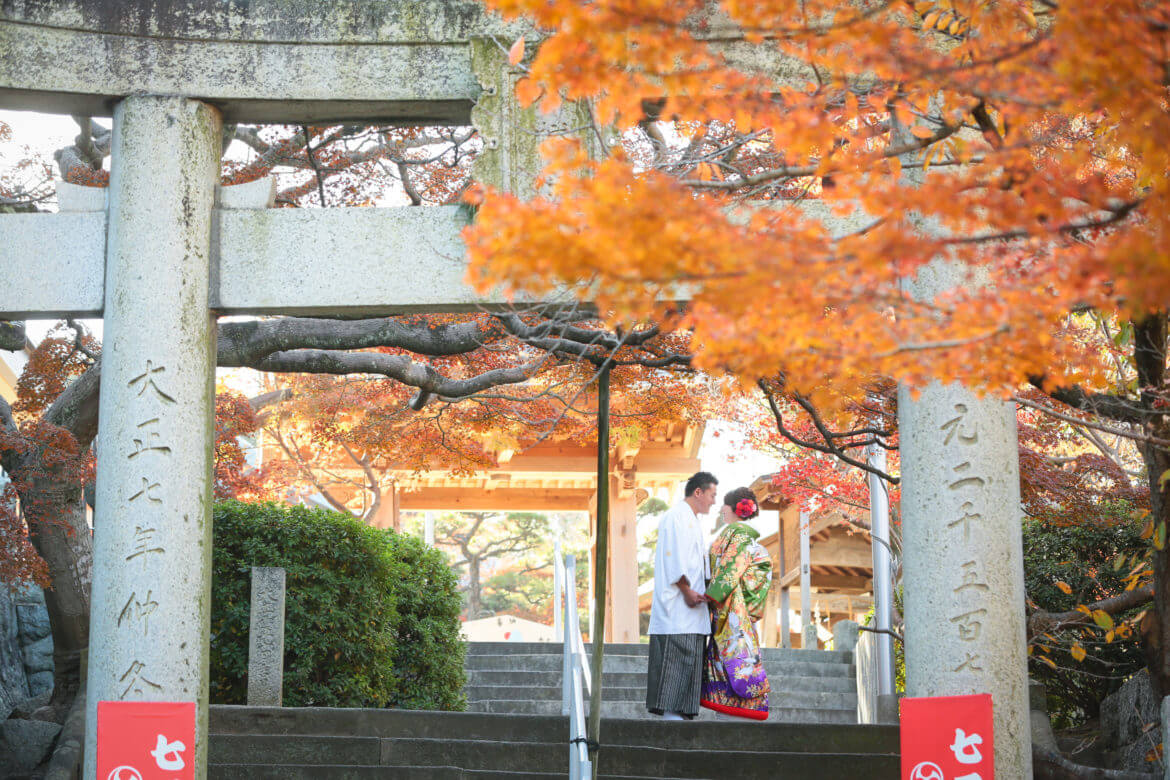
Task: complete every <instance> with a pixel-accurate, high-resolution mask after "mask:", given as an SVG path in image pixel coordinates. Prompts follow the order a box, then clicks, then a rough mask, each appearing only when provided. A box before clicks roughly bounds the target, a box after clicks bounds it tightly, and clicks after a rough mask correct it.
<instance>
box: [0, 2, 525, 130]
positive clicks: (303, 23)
mask: <svg viewBox="0 0 1170 780" xmlns="http://www.w3.org/2000/svg"><path fill="white" fill-rule="evenodd" d="M180 9H181V10H180ZM525 29H528V27H527V26H526V25H518V24H503V23H501V22H500V21H499V20H497V19H494V18H492V17H489V16H487V14H486V13H485V10H484V7H483V6H482V5H481V4H480V3H477V2H474V1H473V0H410V1H409V2H386V0H352V1H351V2H345V3H310V2H308V1H307V0H299V1H298V2H284V1H283V0H252V1H251V2H248V3H223V2H220V0H195V1H194V2H186V3H183V4H182V6H180V7H178V8H176V7H172V6H171V5H168V4H165V3H163V4H160V3H157V2H148V1H147V0H136V1H135V2H117V3H112V2H109V1H108V0H65V1H64V2H56V3H7V4H4V6H3V9H2V10H0V50H3V51H4V52H5V56H4V57H3V58H0V100H2V101H3V102H4V103H5V105H6V106H7V107H12V108H32V109H36V110H41V111H55V112H59V113H84V114H90V115H94V116H108V115H109V114H110V112H111V109H112V106H113V104H114V102H116V100H117V99H118V98H120V97H122V96H125V95H129V94H133V93H136V92H137V93H149V94H174V95H183V96H187V97H191V98H202V99H207V100H212V101H214V102H215V104H216V105H217V106H220V107H221V108H222V110H223V112H224V116H225V117H226V118H227V119H228V120H229V121H256V122H282V121H289V122H322V121H326V120H342V119H355V120H356V119H366V120H375V121H381V120H393V121H402V122H410V123H418V124H426V123H460V124H463V123H466V120H467V115H468V112H469V111H470V109H471V103H472V101H474V100H475V98H476V97H477V96H478V94H479V86H478V84H477V83H476V82H475V79H474V78H473V77H472V75H471V69H470V67H469V62H468V59H469V58H468V51H467V41H468V39H469V38H470V37H471V36H474V35H504V36H506V37H507V38H508V40H514V39H515V38H516V37H518V36H519V35H520V34H522V32H523V31H524V30H525ZM342 43H353V44H356V45H353V46H340V45H338V44H342ZM241 74H247V77H246V78H241Z"/></svg>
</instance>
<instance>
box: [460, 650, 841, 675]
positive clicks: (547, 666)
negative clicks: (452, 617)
mask: <svg viewBox="0 0 1170 780" xmlns="http://www.w3.org/2000/svg"><path fill="white" fill-rule="evenodd" d="M464 668H465V669H466V670H467V671H468V672H476V671H494V672H509V671H527V672H557V673H560V671H561V668H562V665H561V658H560V656H552V655H477V656H469V657H468V658H467V661H466V663H465V664H464ZM764 668H765V669H766V670H767V672H768V676H769V677H782V676H792V677H849V678H853V677H854V675H855V674H856V672H855V669H854V667H853V665H852V664H846V663H839V662H827V663H820V662H817V661H768V660H765V661H764ZM645 671H646V659H645V658H644V657H638V656H628V655H627V656H606V657H605V674H611V673H613V674H621V673H631V672H643V673H644V672H645Z"/></svg>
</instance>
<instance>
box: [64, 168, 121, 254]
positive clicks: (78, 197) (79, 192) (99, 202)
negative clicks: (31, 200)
mask: <svg viewBox="0 0 1170 780" xmlns="http://www.w3.org/2000/svg"><path fill="white" fill-rule="evenodd" d="M53 186H54V187H55V188H56V190H57V211H58V212H60V213H62V214H66V213H71V212H78V211H81V212H85V211H103V212H104V211H105V210H106V194H107V192H108V189H107V188H106V187H84V186H82V185H80V184H72V183H70V182H67V181H61V180H60V179H58V180H57V181H54V182H53ZM102 248H103V250H104V248H105V247H104V245H103V247H102Z"/></svg>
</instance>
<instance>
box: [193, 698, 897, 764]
mask: <svg viewBox="0 0 1170 780" xmlns="http://www.w3.org/2000/svg"><path fill="white" fill-rule="evenodd" d="M555 704H557V706H558V711H557V713H556V714H555V715H551V716H541V715H523V714H506V715H488V714H483V713H475V712H436V711H431V710H380V709H356V708H354V709H348V708H347V709H341V708H330V707H284V708H280V707H247V706H236V705H223V704H215V705H212V706H211V715H210V731H211V734H212V741H213V742H214V741H215V740H217V739H220V738H222V737H226V736H241V735H244V736H246V735H252V734H261V735H270V736H278V737H282V738H284V739H286V740H288V741H297V740H300V739H302V738H304V737H308V736H314V737H318V736H339V737H359V738H368V737H375V738H377V737H383V738H442V737H451V736H453V735H457V736H458V737H459V738H460V739H468V740H484V741H502V742H523V741H531V742H559V743H561V744H562V745H563V744H564V743H566V742H567V741H568V734H569V726H568V718H565V717H562V716H560V714H559V702H556V703H555ZM638 709H640V710H641V711H642V714H643V715H644V714H645V708H644V707H642V706H639V707H638ZM776 714H777V713H773V717H775V715H776ZM849 714H850V715H851V720H850V721H849V722H848V723H843V724H839V725H821V724H823V723H825V722H824V721H821V723H820V724H818V723H817V722H816V721H813V720H808V721H804V722H802V721H800V720H799V719H795V720H793V721H790V722H784V721H779V720H776V721H771V720H770V721H766V722H755V721H748V720H736V721H722V720H715V719H714V716H713V713H711V712H710V711H709V710H703V713H702V715H701V716H700V717H701V718H702V719H703V720H704V722H694V721H692V722H683V723H680V722H668V721H663V720H662V719H661V718H649V719H645V718H642V719H634V720H630V719H616V718H611V717H605V718H603V719H602V721H601V724H602V725H601V731H602V735H603V738H604V741H605V744H607V745H655V746H658V747H662V748H680V749H714V748H719V747H727V748H731V749H734V750H745V751H755V750H776V751H779V752H787V753H796V752H801V751H808V752H824V753H896V752H897V751H898V739H899V738H898V727H897V726H870V725H858V724H857V723H856V716H855V715H854V714H853V713H849ZM290 738H295V739H290ZM379 755H380V752H379Z"/></svg>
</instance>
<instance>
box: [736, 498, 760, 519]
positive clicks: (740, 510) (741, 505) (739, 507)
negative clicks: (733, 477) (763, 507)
mask: <svg viewBox="0 0 1170 780" xmlns="http://www.w3.org/2000/svg"><path fill="white" fill-rule="evenodd" d="M755 513H756V502H755V501H752V500H751V499H750V498H741V499H740V500H739V502H738V503H736V505H735V515H736V517H742V518H743V519H744V520H748V519H750V518H751V516H752V515H754V514H755Z"/></svg>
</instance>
